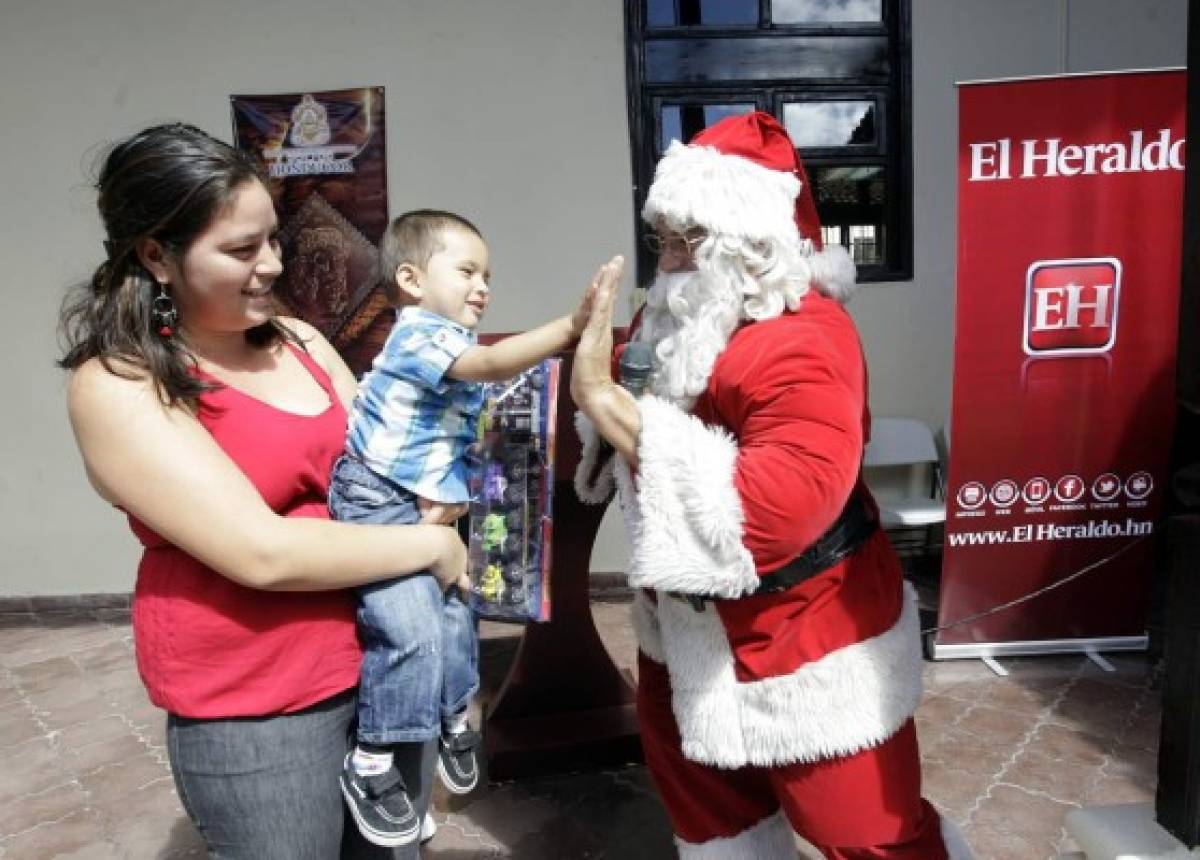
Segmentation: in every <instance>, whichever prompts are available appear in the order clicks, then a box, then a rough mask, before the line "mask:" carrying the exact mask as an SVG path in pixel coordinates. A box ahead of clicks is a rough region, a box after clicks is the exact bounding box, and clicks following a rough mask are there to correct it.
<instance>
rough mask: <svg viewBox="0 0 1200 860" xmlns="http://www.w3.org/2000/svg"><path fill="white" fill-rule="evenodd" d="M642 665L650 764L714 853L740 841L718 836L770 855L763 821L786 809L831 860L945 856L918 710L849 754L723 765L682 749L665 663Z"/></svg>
mask: <svg viewBox="0 0 1200 860" xmlns="http://www.w3.org/2000/svg"><path fill="white" fill-rule="evenodd" d="M638 671H639V677H638V702H637V706H638V723H639V725H640V728H641V733H642V745H643V747H644V748H645V751H646V764H647V765H648V766H649V767H650V773H651V774H652V775H653V777H654V782H655V784H656V785H657V786H658V790H659V793H660V794H661V795H662V800H663V804H664V805H665V806H666V809H667V814H668V815H669V816H670V818H671V825H672V827H673V828H674V830H675V835H676V836H677V837H678V838H679V839H680V840H681V841H682V842H684V843H689V844H690V845H691V846H696V847H697V848H698V849H700V850H699V853H701V854H705V856H708V855H707V853H706V852H704V851H703V843H707V842H710V841H711V840H733V841H732V842H731V843H725V842H718V843H714V844H713V845H712V846H711V847H712V848H714V849H715V848H717V847H718V846H724V850H722V851H718V852H716V853H713V854H712V855H711V856H720V854H722V853H723V854H724V855H725V856H737V857H741V856H746V857H751V856H762V854H761V852H756V851H755V849H756V848H757V847H760V846H759V844H758V842H757V841H756V840H762V839H764V838H767V837H765V836H764V834H763V831H764V829H765V828H764V825H766V826H767V827H771V826H774V825H773V824H772V823H771V822H768V821H767V820H768V819H771V817H772V816H774V815H775V813H776V812H777V811H779V810H782V812H783V815H784V816H786V818H787V822H788V823H789V824H790V825H791V828H792V829H794V830H795V831H796V832H797V833H799V834H800V835H801V836H803V837H804V838H805V839H807V840H808V841H809V842H811V843H812V844H813V845H814V846H816V847H817V848H819V849H820V850H821V851H822V852H823V853H824V856H825V857H828V858H831V860H867V858H875V859H876V860H882V858H888V860H945V858H946V856H947V855H946V849H945V847H944V845H943V843H942V835H941V827H940V820H939V817H938V814H937V812H936V811H935V810H934V809H933V807H931V806H930V805H929V803H928V802H926V801H925V800H924V799H923V798H922V797H921V766H920V758H919V756H918V752H917V736H916V731H915V730H914V728H913V722H912V720H911V719H910V720H909V721H908V722H906V723H905V724H904V726H903V727H901V729H900V730H899V731H898V732H897V733H896V734H894V735H892V737H891V738H889V739H888V740H886V741H885V742H884V743H882V744H880V745H879V746H877V747H874V748H873V749H869V750H864V751H863V752H860V753H858V754H856V755H852V756H847V757H845V758H840V759H835V760H832V761H821V762H814V763H810V764H790V765H784V766H780V767H742V768H737V769H732V770H729V769H721V768H716V767H710V766H708V765H702V764H697V763H696V762H694V761H689V760H688V759H686V758H684V757H683V753H682V752H681V748H680V747H681V744H680V738H679V728H678V726H677V725H676V723H675V716H674V714H673V713H672V711H671V690H670V679H669V676H668V675H667V669H666V667H665V666H663V665H662V664H659V663H655V662H654V661H652V660H650V659H648V658H647V657H646V656H645V655H644V654H640V653H639V655H638ZM797 729H798V730H803V727H800V726H798V727H797ZM756 825H757V826H756ZM775 829H776V830H780V829H783V826H782V822H778V826H777V827H775ZM770 838H771V839H773V840H774V841H775V842H778V841H779V839H781V838H790V834H787V835H786V836H785V837H780V836H779V835H778V834H776V835H775V836H774V837H770ZM743 842H744V843H746V844H744V845H743V844H742V843H743ZM685 853H686V852H685ZM793 856H794V855H793Z"/></svg>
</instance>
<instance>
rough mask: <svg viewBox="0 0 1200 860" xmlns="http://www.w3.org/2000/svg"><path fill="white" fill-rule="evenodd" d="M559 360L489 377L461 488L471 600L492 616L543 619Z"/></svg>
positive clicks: (478, 610) (546, 613)
mask: <svg viewBox="0 0 1200 860" xmlns="http://www.w3.org/2000/svg"><path fill="white" fill-rule="evenodd" d="M558 384H559V363H558V361H556V360H549V361H545V362H542V364H541V365H539V366H538V367H536V368H534V369H532V370H529V371H526V372H525V373H523V374H521V375H520V376H518V377H517V378H515V379H512V380H509V381H507V382H500V383H488V384H486V385H485V388H484V407H483V411H482V412H481V414H480V416H479V422H478V425H477V430H478V434H477V435H478V442H477V444H476V445H475V446H473V447H474V448H475V452H476V453H477V455H478V459H477V461H475V462H474V463H472V471H471V475H470V478H469V481H468V486H469V487H470V488H471V491H472V500H471V504H470V506H469V510H468V534H469V540H470V552H469V558H470V562H469V570H468V574H469V576H470V578H471V582H472V589H471V606H472V608H473V609H474V610H475V611H476V613H477V614H479V615H481V616H483V617H486V618H493V619H497V620H511V621H528V620H535V621H547V620H549V618H550V600H549V592H548V589H547V588H546V587H545V586H546V582H547V580H548V578H549V575H550V552H549V546H548V545H547V544H548V542H549V535H550V529H549V527H548V524H549V519H550V514H551V508H550V503H551V499H550V495H551V494H550V492H549V488H550V487H551V486H553V482H554V479H553V466H552V463H553V457H554V444H553V443H554V424H555V407H556V403H557V390H558Z"/></svg>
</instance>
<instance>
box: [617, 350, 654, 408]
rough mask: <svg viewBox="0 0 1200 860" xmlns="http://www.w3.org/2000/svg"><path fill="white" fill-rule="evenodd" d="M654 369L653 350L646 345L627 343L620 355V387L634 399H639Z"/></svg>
mask: <svg viewBox="0 0 1200 860" xmlns="http://www.w3.org/2000/svg"><path fill="white" fill-rule="evenodd" d="M653 369H654V350H653V349H651V347H650V344H648V343H637V342H633V343H627V344H625V350H624V351H623V352H622V353H621V362H620V373H621V387H622V388H624V389H625V390H626V391H628V392H629V393H630V394H632V395H633V396H634V397H641V396H642V394H643V393H644V392H645V391H646V383H647V382H649V381H650V372H651V371H652V370H653Z"/></svg>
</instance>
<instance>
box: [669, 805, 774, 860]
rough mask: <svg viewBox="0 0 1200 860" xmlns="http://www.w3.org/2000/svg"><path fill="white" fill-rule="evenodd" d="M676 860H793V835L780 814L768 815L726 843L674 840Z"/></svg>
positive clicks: (719, 841) (721, 841) (722, 841)
mask: <svg viewBox="0 0 1200 860" xmlns="http://www.w3.org/2000/svg"><path fill="white" fill-rule="evenodd" d="M675 846H676V847H677V848H678V849H679V860H796V856H797V855H796V835H795V834H794V833H793V832H792V827H791V825H790V824H788V822H787V819H786V818H784V816H783V813H782V812H776V813H774V814H773V815H769V816H767V817H766V818H764V819H763V820H762V821H760V822H758V823H757V824H755V825H754V826H752V827H747V828H746V829H745V830H743V831H742V832H741V833H739V834H737V835H736V836H730V837H729V838H728V839H710V840H709V841H707V842H701V843H698V844H696V843H692V842H684V841H683V840H682V839H680V838H679V837H678V836H676V837H675Z"/></svg>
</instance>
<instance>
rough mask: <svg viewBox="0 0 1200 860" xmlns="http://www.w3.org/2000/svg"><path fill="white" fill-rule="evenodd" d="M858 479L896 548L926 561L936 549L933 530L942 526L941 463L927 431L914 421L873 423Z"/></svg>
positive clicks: (944, 506) (943, 506)
mask: <svg viewBox="0 0 1200 860" xmlns="http://www.w3.org/2000/svg"><path fill="white" fill-rule="evenodd" d="M863 477H864V478H865V480H866V482H867V484H868V486H869V487H870V488H871V491H872V493H873V494H874V495H875V499H876V501H877V502H878V503H879V524H880V526H882V527H883V529H884V530H885V531H887V532H889V536H890V537H891V538H892V543H893V545H895V546H896V549H897V550H898V551H907V550H914V549H919V550H920V552H921V554H922V555H925V556H928V555H929V554H930V553H931V551H932V550H933V549H935V548H936V545H935V543H934V540H933V534H934V530H935V529H936V527H937V526H939V525H942V524H944V523H945V522H946V502H945V487H944V486H943V481H942V467H941V458H940V457H939V456H938V450H937V446H936V445H935V444H934V441H933V433H932V432H931V431H930V429H929V427H928V426H927V425H926V424H925V423H923V422H921V421H918V420H916V419H915V418H876V419H874V420H873V421H872V422H871V441H870V443H869V444H868V445H867V447H866V450H865V451H864V452H863ZM918 532H919V534H918Z"/></svg>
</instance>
